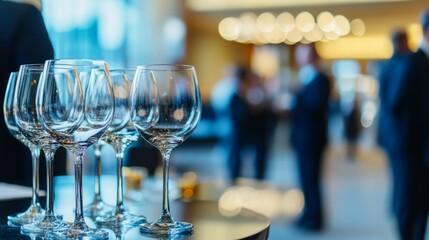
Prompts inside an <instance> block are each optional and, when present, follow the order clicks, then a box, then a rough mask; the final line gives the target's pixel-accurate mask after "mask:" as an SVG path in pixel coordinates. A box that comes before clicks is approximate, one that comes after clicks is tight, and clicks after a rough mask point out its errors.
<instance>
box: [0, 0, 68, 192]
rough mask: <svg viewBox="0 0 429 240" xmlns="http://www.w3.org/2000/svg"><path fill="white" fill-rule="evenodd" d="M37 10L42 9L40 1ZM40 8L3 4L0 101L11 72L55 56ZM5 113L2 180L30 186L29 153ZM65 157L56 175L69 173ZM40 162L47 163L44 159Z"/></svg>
mask: <svg viewBox="0 0 429 240" xmlns="http://www.w3.org/2000/svg"><path fill="white" fill-rule="evenodd" d="M37 7H41V4H40V2H39V4H38V5H37ZM37 7H36V6H34V5H30V4H26V3H17V2H13V1H0V33H1V34H0V99H2V100H3V99H4V95H5V91H6V86H7V82H8V79H9V75H10V73H11V72H13V71H18V70H19V67H20V65H21V64H29V63H43V62H44V61H45V60H47V59H51V58H53V57H54V50H53V47H52V43H51V41H50V39H49V36H48V32H47V30H46V27H45V24H44V21H43V18H42V14H41V12H40V10H39V9H38V8H37ZM1 114H2V116H1V117H0V136H1V140H0V152H1V154H2V160H1V163H0V165H1V167H0V181H4V182H12V183H19V184H29V183H30V179H31V175H32V174H31V169H32V167H31V160H30V159H31V158H30V154H29V151H28V149H27V148H26V147H25V146H24V145H23V144H22V143H20V142H19V141H18V140H16V139H15V138H14V137H13V136H12V135H11V134H10V133H9V131H8V129H7V126H6V124H5V122H4V116H3V111H1ZM61 154H62V156H61V158H62V164H56V171H55V172H56V173H65V158H66V156H65V152H64V151H62V153H61ZM40 162H41V163H44V161H42V160H41V161H40ZM58 163H60V162H58ZM41 168H42V167H41ZM42 170H44V169H43V168H42ZM41 174H43V173H41ZM42 176H44V175H42Z"/></svg>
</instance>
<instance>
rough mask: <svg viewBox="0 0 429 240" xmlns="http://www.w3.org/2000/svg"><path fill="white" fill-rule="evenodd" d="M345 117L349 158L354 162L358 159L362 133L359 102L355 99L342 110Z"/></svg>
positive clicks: (345, 134) (345, 133)
mask: <svg viewBox="0 0 429 240" xmlns="http://www.w3.org/2000/svg"><path fill="white" fill-rule="evenodd" d="M342 114H343V117H344V136H345V138H346V141H347V157H348V159H349V160H354V159H355V157H356V148H357V146H356V145H357V141H358V138H359V133H360V131H361V126H362V125H361V123H360V110H359V101H358V100H357V98H356V96H355V98H354V99H353V100H352V101H351V103H349V104H348V105H347V106H344V107H343V109H342Z"/></svg>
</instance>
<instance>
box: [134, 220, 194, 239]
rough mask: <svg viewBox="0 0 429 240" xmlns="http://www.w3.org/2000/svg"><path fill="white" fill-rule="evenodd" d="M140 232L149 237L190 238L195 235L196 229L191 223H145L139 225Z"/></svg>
mask: <svg viewBox="0 0 429 240" xmlns="http://www.w3.org/2000/svg"><path fill="white" fill-rule="evenodd" d="M139 229H140V232H141V233H143V234H145V235H147V236H157V235H175V236H189V235H191V234H192V233H193V231H194V227H193V225H192V224H191V223H187V222H176V221H174V222H172V223H163V222H153V223H143V224H140V225H139Z"/></svg>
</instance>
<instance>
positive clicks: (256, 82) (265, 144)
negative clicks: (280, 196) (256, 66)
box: [228, 67, 275, 182]
mask: <svg viewBox="0 0 429 240" xmlns="http://www.w3.org/2000/svg"><path fill="white" fill-rule="evenodd" d="M235 75H236V81H237V83H236V84H237V91H236V92H235V93H234V94H232V96H231V99H230V104H229V108H230V113H229V115H230V116H231V123H232V134H231V136H230V142H231V148H230V152H229V159H228V161H229V166H228V167H229V168H228V169H229V173H230V178H231V181H233V182H234V181H236V180H237V178H238V177H240V176H241V169H242V153H243V150H244V149H245V148H246V147H248V146H251V147H253V150H254V156H255V157H254V172H255V174H254V177H255V178H256V179H257V180H263V179H264V178H265V175H266V168H267V159H268V154H269V145H270V142H271V138H272V132H273V130H274V128H273V126H274V125H275V121H274V120H273V119H274V118H275V117H274V115H273V113H272V112H271V109H270V107H269V104H267V102H266V101H265V99H266V96H264V95H265V93H264V88H263V86H262V79H261V78H260V77H259V76H257V75H256V74H255V73H253V72H252V71H251V70H250V69H247V68H244V67H239V68H237V70H236V74H235Z"/></svg>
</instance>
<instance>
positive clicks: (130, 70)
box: [109, 68, 136, 73]
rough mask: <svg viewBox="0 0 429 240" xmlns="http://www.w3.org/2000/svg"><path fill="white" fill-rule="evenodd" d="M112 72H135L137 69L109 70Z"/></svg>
mask: <svg viewBox="0 0 429 240" xmlns="http://www.w3.org/2000/svg"><path fill="white" fill-rule="evenodd" d="M109 71H110V72H115V73H116V72H135V71H136V69H133V68H114V69H109Z"/></svg>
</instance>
